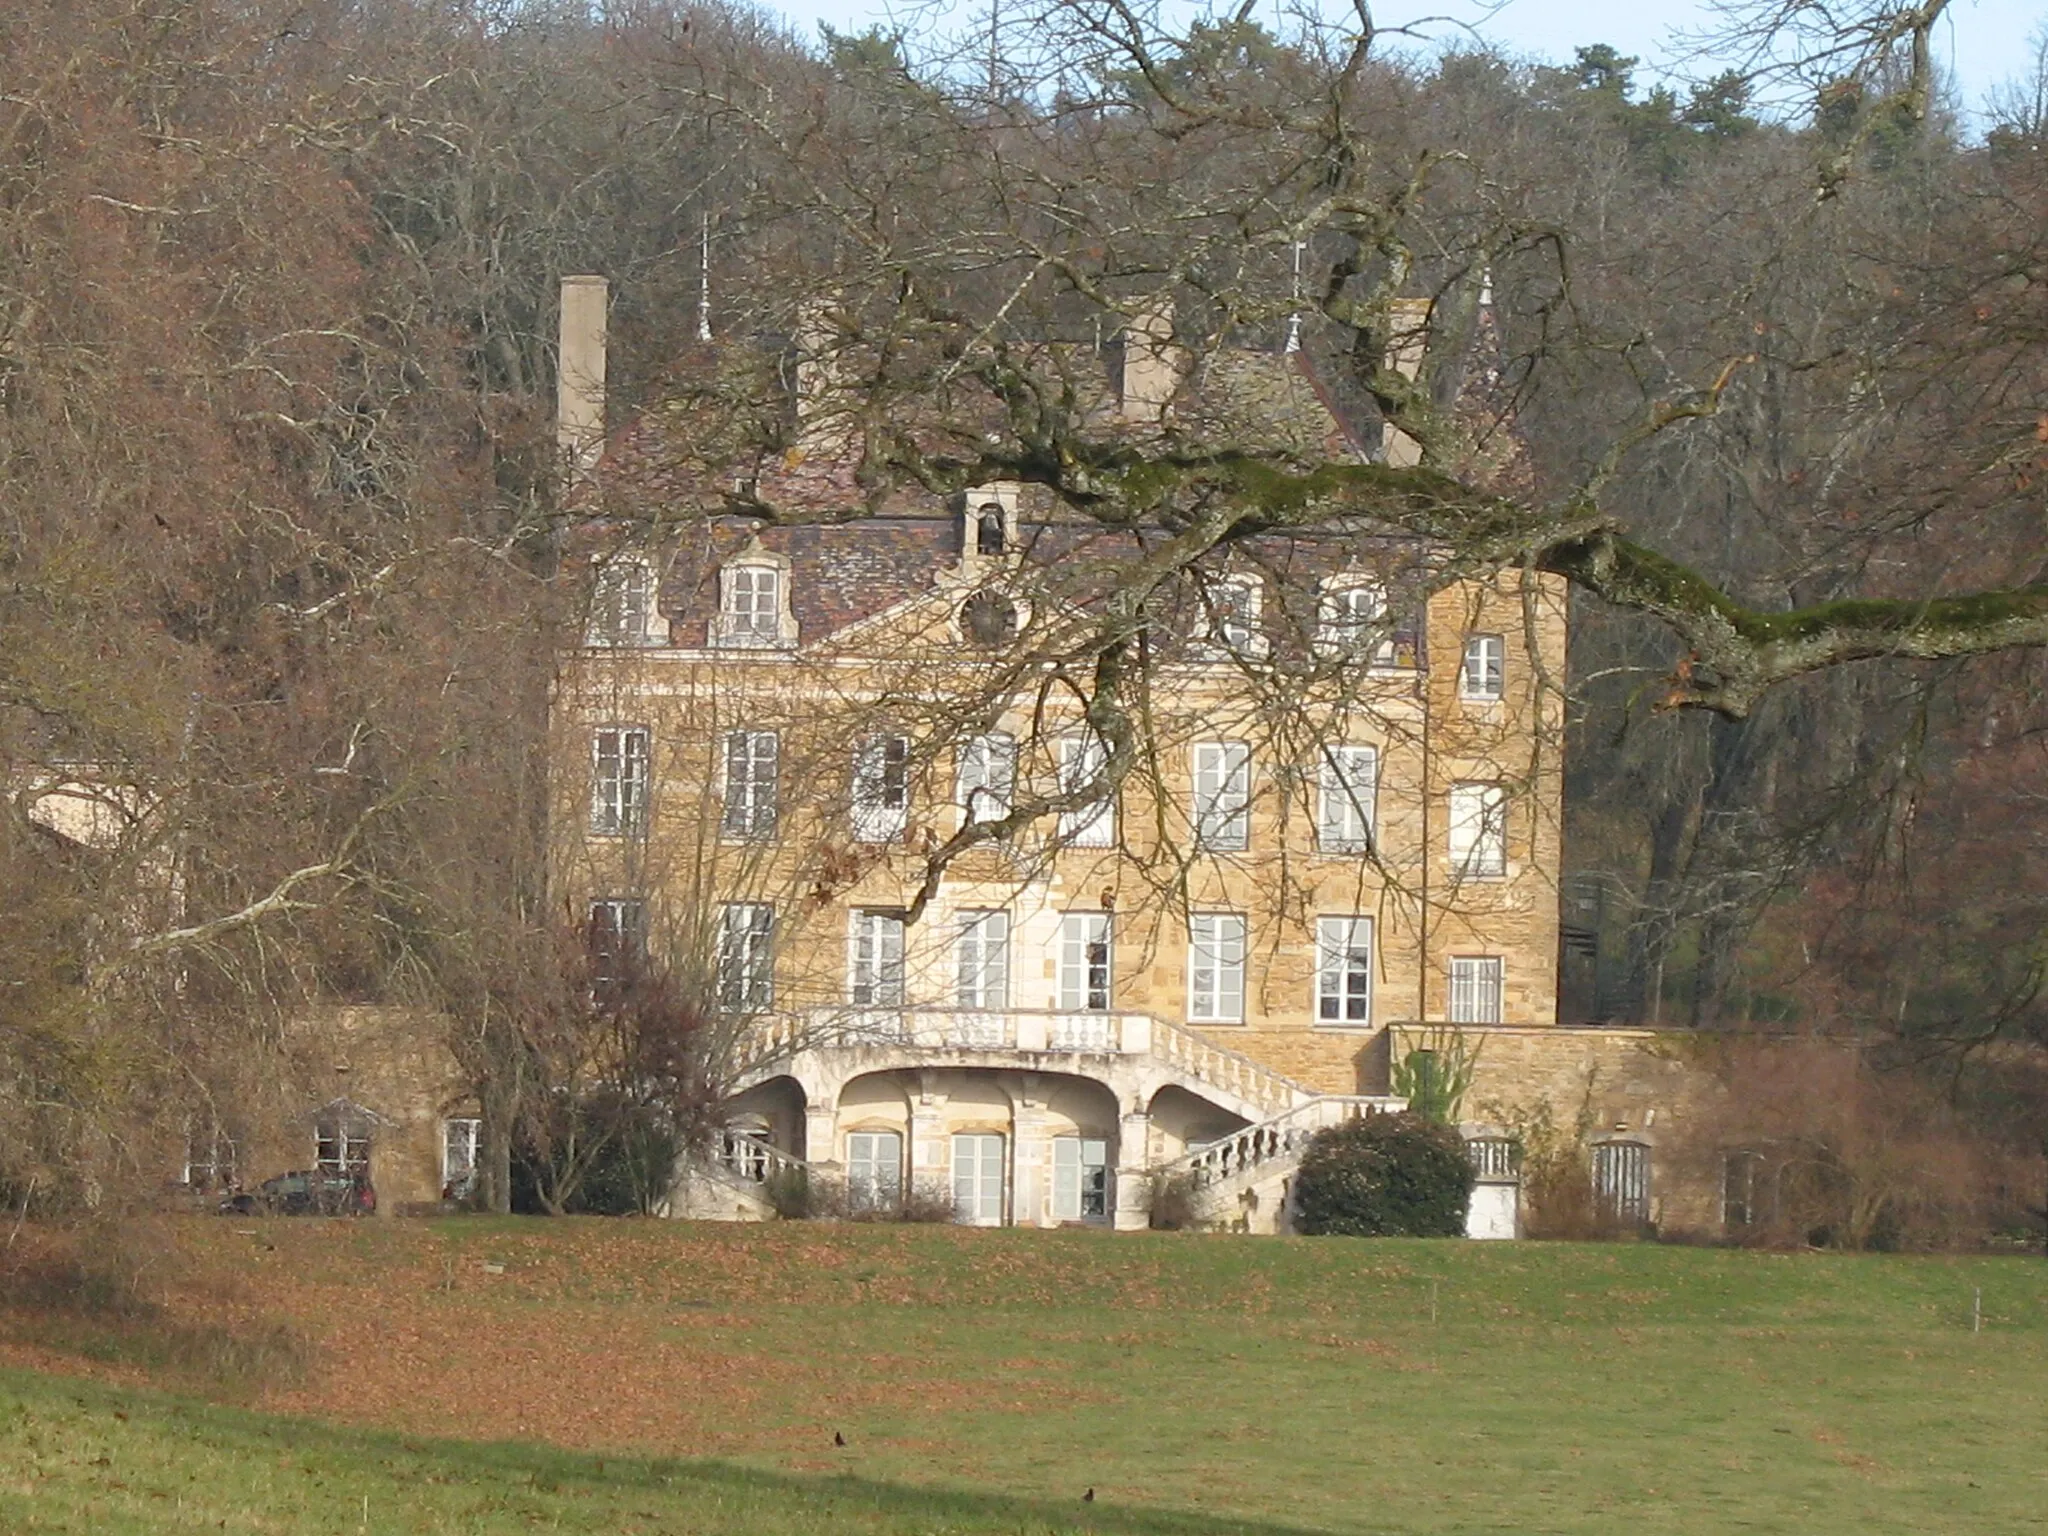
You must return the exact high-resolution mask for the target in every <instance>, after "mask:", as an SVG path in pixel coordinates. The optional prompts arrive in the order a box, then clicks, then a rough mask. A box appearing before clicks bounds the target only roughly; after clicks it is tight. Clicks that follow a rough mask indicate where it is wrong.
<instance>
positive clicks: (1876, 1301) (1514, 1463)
mask: <svg viewBox="0 0 2048 1536" xmlns="http://www.w3.org/2000/svg"><path fill="white" fill-rule="evenodd" d="M150 1242H151V1244H152V1252H153V1255H155V1257H153V1260H152V1267H150V1268H149V1270H148V1278H146V1279H145V1282H144V1287H143V1289H144V1290H145V1292H146V1293H147V1292H150V1291H151V1287H154V1290H153V1296H154V1300H155V1310H154V1312H153V1313H152V1315H151V1316H150V1317H149V1318H147V1319H146V1320H142V1321H136V1320H130V1321H127V1322H121V1323H118V1324H116V1323H113V1322H95V1321H93V1320H92V1319H90V1318H74V1319H71V1320H70V1321H69V1322H66V1323H63V1324H62V1325H61V1326H60V1325H58V1324H53V1323H52V1322H51V1320H50V1319H49V1318H47V1317H41V1316H38V1315H36V1314H32V1313H28V1312H24V1311H20V1310H15V1311H9V1310H8V1309H6V1308H4V1307H0V1362H4V1361H7V1360H12V1361H13V1362H14V1363H16V1364H17V1365H20V1364H32V1365H35V1366H38V1367H40V1368H41V1371H42V1374H34V1373H30V1372H27V1371H19V1370H17V1371H15V1372H13V1373H11V1374H5V1375H0V1531H5V1532H12V1531H14V1530H17V1529H20V1530H32V1531H44V1530H48V1531H80V1532H84V1531H94V1532H99V1531H109V1532H117V1531H128V1530H135V1531H144V1530H150V1531H154V1530H179V1529H184V1528H190V1529H193V1530H199V1529H207V1530H221V1529H225V1530H228V1531H235V1530H246V1531H266V1532H293V1533H296V1532H326V1531H335V1532H344V1531H345V1532H361V1533H377V1532H391V1533H394V1536H395V1533H400V1532H404V1533H414V1532H443V1531H445V1532H465V1533H467V1532H496V1531H529V1530H550V1531H551V1530H561V1531H565V1532H580V1531H590V1532H600V1531H602V1532H611V1531H620V1532H626V1531H645V1532H656V1531H661V1532H686V1531H687V1532H698V1531H702V1532H706V1533H713V1532H717V1533H744V1532H754V1531H760V1532H783V1531H787V1532H797V1533H803V1532H811V1531H819V1532H822V1531H836V1530H846V1531H887V1532H905V1533H910V1532H955V1531H957V1532H981V1531H989V1532H997V1531H1000V1532H1018V1531H1041V1530H1062V1531H1064V1530H1092V1531H1105V1532H1108V1531H1132V1532H1141V1531H1143V1532H1152V1531H1156V1532H1185V1533H1189V1536H1195V1533H1207V1532H1221V1531H1259V1532H1280V1531H1295V1530H1334V1531H1372V1532H1402V1533H1405V1532H1417V1533H1421V1532H1452V1531H1513V1532H1607V1531H1613V1532H1621V1531H1630V1532H1635V1531H1641V1530H1657V1531H1666V1532H1724V1531H1738V1530H1764V1531H1781V1530H1782V1531H1795V1530H1856V1531H1860V1532H1883V1531H1898V1532H1906V1531H1913V1532H1921V1531H1987V1532H2023V1531H2029V1530H2038V1531H2048V1385H2044V1383H2048V1369H2044V1368H2048V1264H2044V1263H2043V1262H2041V1261H2040V1260H2039V1259H2038V1258H2037V1259H2034V1260H2031V1261H2030V1260H2028V1259H2024V1258H2007V1259H1938V1258H1906V1257H1836V1256H1825V1255H1814V1254H1803V1255H1765V1254H1749V1253H1736V1252H1719V1251H1708V1250H1698V1249H1680V1248H1657V1247H1651V1246H1628V1245H1622V1246H1575V1245H1529V1244H1463V1243H1414V1242H1393V1241H1354V1240H1343V1239H1325V1240H1320V1241H1299V1240H1266V1239H1243V1238H1226V1237H1190V1236H1179V1235H1173V1234H1133V1235H1128V1236H1113V1235H1110V1234H1106V1233H1097V1232H1081V1231H1073V1232H1055V1233H1034V1232H1009V1231H969V1230H960V1229H954V1228H945V1227H930V1228H920V1227H880V1226H812V1225H787V1226H770V1227H760V1228H736V1227H719V1226H687V1225H657V1224H651V1223H626V1222H610V1223H607V1222H596V1221H589V1222H561V1223H544V1222H493V1221H448V1222H439V1223H401V1222H355V1223H350V1222H286V1221H279V1222H264V1223H250V1224H244V1225H235V1224H232V1223H226V1222H218V1223H209V1222H204V1221H198V1220H194V1221H191V1222H186V1223H182V1224H178V1223H174V1224H171V1225H169V1226H167V1227H165V1228H162V1229H160V1230H159V1231H157V1232H155V1233H153V1234H151V1238H150ZM1980 1291H1981V1294H1982V1318H1983V1327H1982V1331H1981V1332H1974V1333H1973V1331H1972V1307H1973V1296H1974V1294H1975V1293H1977V1292H1980ZM165 1330H170V1331H171V1332H173V1333H175V1334H177V1335H178V1336H179V1337H181V1338H185V1339H187V1340H190V1339H192V1338H206V1337H212V1338H216V1339H224V1340H228V1341H231V1342H232V1341H240V1340H251V1339H254V1340H262V1339H265V1338H272V1337H296V1338H297V1339H298V1340H300V1341H302V1342H301V1343H300V1345H299V1346H298V1347H297V1351H296V1354H294V1353H293V1352H292V1351H289V1350H269V1351H266V1350H264V1349H260V1348H252V1349H248V1350H245V1351H242V1352H241V1353H240V1354H239V1355H236V1354H235V1352H234V1351H233V1350H232V1349H230V1351H229V1354H230V1356H232V1357H233V1359H232V1360H231V1362H230V1365H231V1367H232V1366H233V1360H239V1361H240V1365H239V1367H238V1368H239V1369H241V1370H243V1371H245V1372H246V1371H254V1372H256V1373H257V1374H258V1376H259V1378H260V1379H258V1380H256V1381H254V1382H245V1383H244V1384H243V1386H242V1390H240V1391H239V1392H238V1393H232V1394H231V1395H238V1396H239V1397H240V1398H241V1399H242V1400H243V1401H242V1404H241V1406H237V1407H232V1408H230V1407H221V1406H205V1405H202V1404H201V1403H199V1402H197V1401H195V1400H194V1394H195V1393H199V1392H209V1393H211V1394H212V1395H215V1396H220V1395H222V1394H223V1393H224V1392H231V1389H233V1388H234V1386H235V1382H234V1379H233V1376H234V1369H233V1368H229V1369H226V1370H225V1371H224V1373H217V1376H218V1377H219V1379H217V1380H215V1381H214V1382H213V1384H212V1385H210V1386H209V1385H208V1384H207V1382H206V1380H205V1379H203V1378H202V1376H200V1375H198V1374H195V1371H196V1369H197V1368H196V1367H195V1366H194V1365H193V1363H192V1362H193V1361H194V1360H195V1359H197V1358H200V1357H201V1356H203V1354H204V1351H199V1352H198V1353H197V1354H195V1352H194V1351H193V1350H191V1349H189V1348H180V1349H166V1348H159V1347H153V1345H152V1343H151V1335H152V1331H154V1332H156V1333H159V1334H160V1333H163V1332H164V1331H165ZM8 1340H12V1343H11V1344H9V1343H8V1342H7V1341H8ZM296 1361H303V1364H302V1365H297V1364H295V1362H296ZM71 1371H76V1372H79V1373H84V1374H94V1375H97V1376H99V1377H100V1378H102V1379H101V1380H99V1381H94V1382H85V1381H81V1380H76V1379H72V1378H70V1377H68V1376H64V1375H59V1374H55V1373H56V1372H71ZM152 1388H155V1389H170V1390H171V1391H173V1392H175V1393H182V1394H184V1395H182V1396H178V1395H169V1396H165V1395H158V1393H157V1391H156V1390H151V1389H152ZM835 1435H837V1436H840V1437H843V1438H844V1440H845V1441H846V1444H845V1445H844V1446H840V1445H837V1444H835V1443H834V1437H835ZM543 1442H544V1443H543ZM1091 1487H1092V1488H1094V1489H1095V1490H1096V1495H1097V1496H1096V1498H1095V1499H1094V1500H1093V1501H1092V1502H1084V1500H1083V1497H1082V1496H1083V1494H1084V1492H1085V1491H1086V1490H1087V1489H1089V1488H1091ZM365 1500H367V1503H365Z"/></svg>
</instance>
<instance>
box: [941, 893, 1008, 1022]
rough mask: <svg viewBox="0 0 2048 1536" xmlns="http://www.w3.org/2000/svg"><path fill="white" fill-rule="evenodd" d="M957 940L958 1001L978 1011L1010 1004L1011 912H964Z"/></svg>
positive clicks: (955, 988)
mask: <svg viewBox="0 0 2048 1536" xmlns="http://www.w3.org/2000/svg"><path fill="white" fill-rule="evenodd" d="M959 916H960V928H959V935H958V937H957V938H956V939H955V940H954V946H953V960H954V971H953V975H954V989H953V997H954V1001H955V1002H956V1003H957V1004H958V1005H959V1006H960V1007H962V1008H966V1009H969V1010H971V1011H973V1012H977V1013H994V1012H1000V1011H1001V1010H1002V1009H1005V1008H1008V1007H1009V1006H1010V914H1009V913H1007V912H962V913H961V914H960V915H959Z"/></svg>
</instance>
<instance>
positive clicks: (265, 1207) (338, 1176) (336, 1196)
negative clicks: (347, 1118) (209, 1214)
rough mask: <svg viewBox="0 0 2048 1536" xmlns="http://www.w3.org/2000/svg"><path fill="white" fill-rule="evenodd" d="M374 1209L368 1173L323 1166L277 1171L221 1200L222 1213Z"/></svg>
mask: <svg viewBox="0 0 2048 1536" xmlns="http://www.w3.org/2000/svg"><path fill="white" fill-rule="evenodd" d="M376 1210H377V1191H376V1189H375V1187H374V1186H372V1185H371V1183H370V1179H369V1175H367V1174H362V1173H334V1172H330V1171H328V1170H326V1169H294V1170H293V1171H292V1172H290V1173H280V1174H279V1175H277V1177H276V1178H272V1179H265V1180H264V1181H263V1182H262V1183H261V1184H259V1185H257V1186H256V1188H255V1189H253V1190H245V1191H242V1192H240V1193H237V1194H232V1195H229V1196H228V1197H227V1198H226V1199H225V1200H223V1201H221V1203H220V1211H221V1214H222V1215H223V1216H370V1215H374V1214H375V1213H376Z"/></svg>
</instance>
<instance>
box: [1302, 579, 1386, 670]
mask: <svg viewBox="0 0 2048 1536" xmlns="http://www.w3.org/2000/svg"><path fill="white" fill-rule="evenodd" d="M1316 617H1317V625H1316V639H1317V642H1318V643H1319V644H1320V645H1321V646H1322V648H1323V649H1324V650H1325V651H1326V652H1328V653H1329V654H1330V655H1332V656H1338V657H1355V658H1363V659H1365V660H1367V661H1369V662H1371V664H1372V665H1373V666H1376V667H1390V666H1393V665H1394V664H1395V659H1396V654H1397V651H1396V647H1395V644H1394V635H1393V632H1392V628H1391V626H1390V625H1389V624H1388V622H1387V592H1386V588H1384V587H1382V586H1381V585H1380V584H1379V583H1378V582H1375V581H1361V580H1341V579H1340V580H1335V581H1330V582H1326V583H1325V584H1324V586H1323V594H1322V602H1321V605H1320V610H1319V612H1318V613H1317V616H1316Z"/></svg>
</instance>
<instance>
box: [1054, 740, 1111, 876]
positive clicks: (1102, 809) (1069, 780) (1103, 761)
mask: <svg viewBox="0 0 2048 1536" xmlns="http://www.w3.org/2000/svg"><path fill="white" fill-rule="evenodd" d="M1108 764H1109V747H1108V745H1107V743H1105V742H1104V741H1103V739H1102V738H1101V737H1100V736H1097V735H1095V734H1093V733H1092V732H1090V733H1088V734H1084V735H1080V736H1062V737H1061V738H1060V793H1061V794H1063V795H1070V794H1072V793H1074V792H1075V791H1076V790H1078V789H1079V788H1080V787H1081V786H1082V785H1084V784H1087V783H1088V782H1090V781H1091V780H1093V779H1095V778H1097V777H1099V776H1100V775H1101V773H1102V771H1103V769H1104V768H1105V767H1107V766H1108ZM1060 841H1061V842H1062V843H1064V844H1066V845H1067V846H1068V847H1071V848H1110V847H1114V846H1115V844H1116V794H1115V792H1114V791H1112V792H1110V793H1109V794H1106V795H1104V796H1103V797H1102V798H1101V799H1100V800H1097V801H1095V802H1093V803H1092V804H1089V805H1084V806H1080V807H1078V808H1076V809H1074V810H1070V811H1062V812H1061V813H1060Z"/></svg>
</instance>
